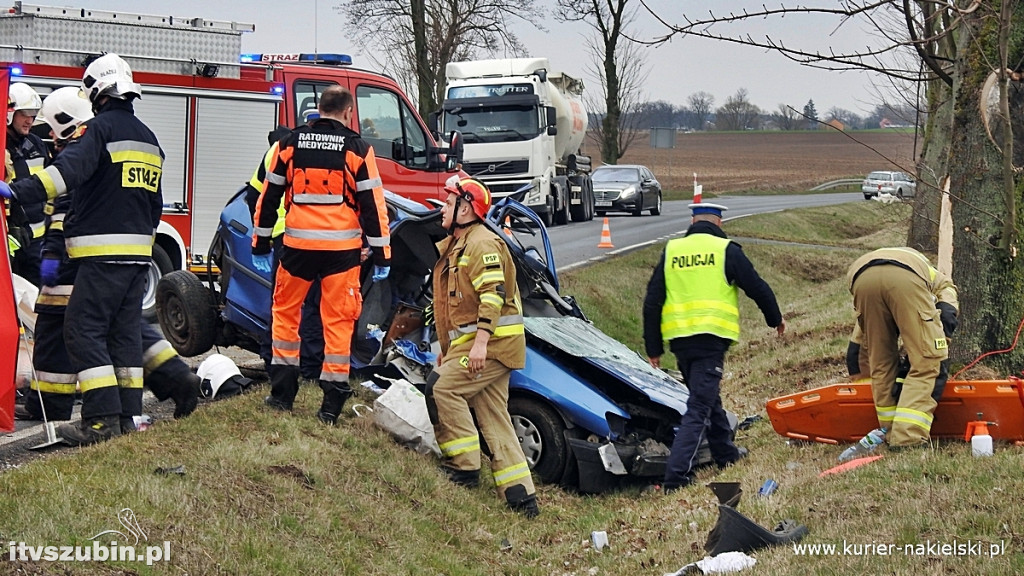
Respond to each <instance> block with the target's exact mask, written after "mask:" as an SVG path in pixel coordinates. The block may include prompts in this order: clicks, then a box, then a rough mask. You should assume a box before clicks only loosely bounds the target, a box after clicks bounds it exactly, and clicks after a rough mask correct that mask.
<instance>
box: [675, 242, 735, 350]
mask: <svg viewBox="0 0 1024 576" xmlns="http://www.w3.org/2000/svg"><path fill="white" fill-rule="evenodd" d="M727 246H729V240H728V239H725V238H718V237H717V236H712V235H710V234H692V235H690V236H685V237H683V238H677V239H675V240H670V241H669V243H668V244H667V245H666V246H665V304H664V306H662V309H661V334H662V337H663V338H665V339H666V340H672V339H673V338H681V337H684V336H693V335H695V334H713V335H715V336H719V337H721V338H725V339H727V340H732V341H733V342H735V341H737V340H739V337H740V310H739V297H738V290H737V288H736V287H735V286H731V285H730V284H729V282H728V280H726V278H725V249H726V247H727Z"/></svg>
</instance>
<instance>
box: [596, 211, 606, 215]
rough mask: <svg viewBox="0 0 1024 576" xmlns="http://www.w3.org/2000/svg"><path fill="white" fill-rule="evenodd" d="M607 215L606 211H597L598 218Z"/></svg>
mask: <svg viewBox="0 0 1024 576" xmlns="http://www.w3.org/2000/svg"><path fill="white" fill-rule="evenodd" d="M605 214H607V212H605V211H604V210H598V211H597V215H598V216H604V215H605Z"/></svg>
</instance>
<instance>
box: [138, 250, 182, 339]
mask: <svg viewBox="0 0 1024 576" xmlns="http://www.w3.org/2000/svg"><path fill="white" fill-rule="evenodd" d="M172 270H174V263H173V262H171V257H170V256H168V255H167V252H165V251H164V249H163V248H161V247H160V245H159V244H154V245H153V261H152V262H150V263H149V269H148V270H147V271H146V290H145V292H143V293H142V319H143V320H144V321H146V322H153V321H154V320H156V285H157V284H158V283H159V282H160V278H162V277H163V275H164V274H170V273H171V271H172Z"/></svg>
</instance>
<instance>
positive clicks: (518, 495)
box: [505, 484, 540, 518]
mask: <svg viewBox="0 0 1024 576" xmlns="http://www.w3.org/2000/svg"><path fill="white" fill-rule="evenodd" d="M505 501H506V502H508V507H509V508H510V509H512V510H513V511H515V512H518V513H520V514H522V515H523V516H526V517H527V518H536V517H537V515H538V514H540V508H538V507H537V495H536V494H527V493H526V486H523V485H522V484H516V485H515V486H509V487H508V489H506V490H505Z"/></svg>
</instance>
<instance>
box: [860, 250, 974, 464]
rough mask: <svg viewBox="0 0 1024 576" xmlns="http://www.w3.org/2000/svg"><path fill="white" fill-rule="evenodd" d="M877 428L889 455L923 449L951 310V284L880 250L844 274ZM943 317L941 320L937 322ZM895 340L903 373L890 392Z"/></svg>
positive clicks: (908, 253)
mask: <svg viewBox="0 0 1024 576" xmlns="http://www.w3.org/2000/svg"><path fill="white" fill-rule="evenodd" d="M846 279H847V282H848V284H849V287H850V293H852V294H853V308H854V310H855V311H856V313H857V324H858V325H859V327H860V330H861V332H862V333H863V336H862V338H861V346H862V350H861V356H863V355H864V352H865V351H866V352H867V359H868V362H867V363H868V371H869V373H870V375H871V390H872V394H873V396H874V400H875V411H876V412H877V414H878V424H879V426H880V427H884V428H888V429H889V433H888V435H887V436H886V442H887V443H888V444H889V447H890V448H892V449H902V448H915V447H920V446H927V445H928V441H929V439H930V438H931V426H932V419H933V416H934V413H935V406H936V400H935V398H934V397H933V392H934V390H935V383H936V380H937V379H938V378H939V375H940V373H941V369H942V362H943V361H944V360H946V358H947V356H948V340H947V336H946V334H945V333H944V328H943V326H944V324H945V325H946V326H947V328H946V330H948V332H949V333H950V334H951V333H952V328H955V322H956V314H957V309H958V304H957V291H956V286H955V285H954V284H953V282H952V281H951V280H950V278H949V277H948V276H946V275H945V274H943V273H941V272H939V271H938V270H937V269H936V268H934V267H933V266H932V265H931V263H930V262H929V261H928V258H927V257H926V256H925V255H924V254H921V253H920V252H918V251H917V250H914V249H912V248H903V247H898V248H880V249H878V250H875V251H873V252H869V253H867V254H865V255H863V256H861V257H860V258H858V259H857V260H855V261H854V262H853V264H852V265H851V266H850V268H849V270H848V271H847V273H846ZM943 318H945V321H943ZM899 338H902V339H903V347H904V349H905V350H906V352H907V357H908V358H909V360H910V369H909V371H908V372H907V375H906V378H904V380H903V387H902V390H901V391H900V392H899V394H898V396H897V394H895V393H894V385H895V383H896V374H897V366H898V364H899V343H898V340H899Z"/></svg>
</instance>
